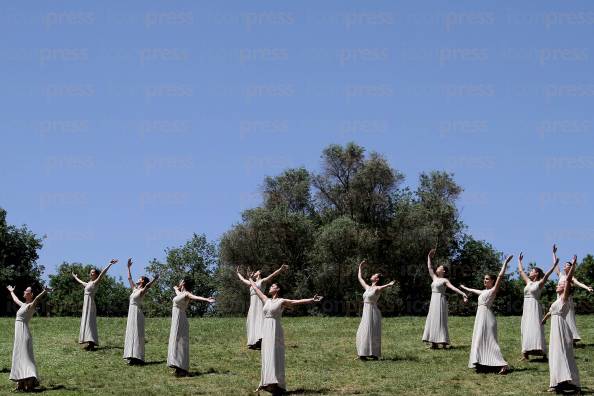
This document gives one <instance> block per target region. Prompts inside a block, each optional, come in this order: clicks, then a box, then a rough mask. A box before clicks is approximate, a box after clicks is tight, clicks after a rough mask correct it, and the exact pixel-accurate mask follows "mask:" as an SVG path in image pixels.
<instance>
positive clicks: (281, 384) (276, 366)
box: [258, 298, 287, 391]
mask: <svg viewBox="0 0 594 396" xmlns="http://www.w3.org/2000/svg"><path fill="white" fill-rule="evenodd" d="M283 301H284V300H283V299H282V298H274V299H273V298H269V299H268V300H266V303H265V304H264V307H263V312H264V320H263V324H262V356H261V360H262V369H261V375H260V386H259V387H258V389H263V390H270V391H274V390H275V388H280V389H281V390H283V391H284V390H285V389H286V388H287V385H286V383H285V336H284V334H283V327H282V325H281V316H282V313H283Z"/></svg>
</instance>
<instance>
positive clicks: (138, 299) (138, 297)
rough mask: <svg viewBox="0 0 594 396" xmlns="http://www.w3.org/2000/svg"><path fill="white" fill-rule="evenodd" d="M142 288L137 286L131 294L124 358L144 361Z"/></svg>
mask: <svg viewBox="0 0 594 396" xmlns="http://www.w3.org/2000/svg"><path fill="white" fill-rule="evenodd" d="M143 300H144V294H142V289H140V288H136V289H134V290H133V291H132V294H131V295H130V306H129V308H128V322H127V324H126V338H125V341H124V359H138V360H142V361H144V313H143V312H142V301H143Z"/></svg>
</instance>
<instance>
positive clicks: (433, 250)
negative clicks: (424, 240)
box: [428, 249, 436, 258]
mask: <svg viewBox="0 0 594 396" xmlns="http://www.w3.org/2000/svg"><path fill="white" fill-rule="evenodd" d="M435 252H436V250H435V249H431V250H429V254H428V256H429V258H433V257H435Z"/></svg>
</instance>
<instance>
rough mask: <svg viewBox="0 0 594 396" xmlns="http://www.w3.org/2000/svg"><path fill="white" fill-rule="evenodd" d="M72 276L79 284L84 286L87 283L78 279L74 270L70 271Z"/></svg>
mask: <svg viewBox="0 0 594 396" xmlns="http://www.w3.org/2000/svg"><path fill="white" fill-rule="evenodd" d="M72 277H73V278H74V280H75V281H77V282H78V283H80V284H81V285H83V286H86V285H87V282H83V281H81V280H80V279H78V276H76V274H75V273H74V272H73V273H72Z"/></svg>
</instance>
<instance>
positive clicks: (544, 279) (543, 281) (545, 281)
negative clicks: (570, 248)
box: [538, 259, 559, 289]
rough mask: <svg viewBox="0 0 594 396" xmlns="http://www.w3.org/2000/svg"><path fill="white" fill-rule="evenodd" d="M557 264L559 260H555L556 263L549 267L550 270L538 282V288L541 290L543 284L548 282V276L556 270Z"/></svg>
mask: <svg viewBox="0 0 594 396" xmlns="http://www.w3.org/2000/svg"><path fill="white" fill-rule="evenodd" d="M557 264H559V259H557V261H556V262H554V263H553V266H552V267H551V269H550V270H548V271H547V273H546V274H545V275H544V276H543V277H542V279H541V280H540V281H539V282H538V287H540V288H541V289H542V288H543V287H544V285H545V283H547V280H549V276H551V274H552V273H553V271H555V268H557Z"/></svg>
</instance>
